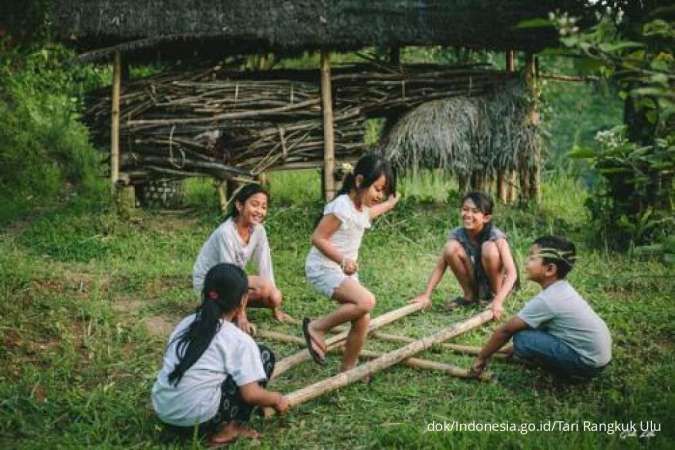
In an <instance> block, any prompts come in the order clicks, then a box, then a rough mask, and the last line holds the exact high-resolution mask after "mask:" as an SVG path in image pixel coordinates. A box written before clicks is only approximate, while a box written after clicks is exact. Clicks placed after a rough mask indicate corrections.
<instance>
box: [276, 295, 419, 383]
mask: <svg viewBox="0 0 675 450" xmlns="http://www.w3.org/2000/svg"><path fill="white" fill-rule="evenodd" d="M422 308H424V305H422V304H421V303H412V304H409V305H406V306H403V307H402V308H398V309H395V310H393V311H389V312H388V313H385V314H382V315H381V316H378V317H376V318H375V319H373V320H371V321H370V324H369V325H368V332H369V333H370V332H372V331H374V330H377V329H378V328H381V327H383V326H385V325H388V324H390V323H391V322H394V321H395V320H398V319H400V318H402V317H405V316H407V315H409V314H412V313H415V312H417V311H420V310H421V309H422ZM347 333H348V332H347V331H344V332H342V333H340V334H336V335H335V336H332V337H330V338H328V339H326V347H328V349H329V350H330V349H332V348H336V347H337V346H339V345H340V344H341V343H342V342H343V341H345V340H346V339H347ZM310 359H312V356H311V355H310V354H309V351H307V350H306V349H305V350H302V351H300V352H298V353H296V354H294V355H291V356H288V357H286V358H284V359H282V360H281V361H279V362H277V364H276V366H275V367H274V373H272V377H271V379H272V380H274V379H275V378H278V377H279V376H280V375H281V374H283V373H284V372H286V371H288V370H290V369H291V368H293V367H295V366H297V365H298V364H301V363H303V362H305V361H309V360H310Z"/></svg>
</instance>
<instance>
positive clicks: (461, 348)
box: [372, 331, 510, 359]
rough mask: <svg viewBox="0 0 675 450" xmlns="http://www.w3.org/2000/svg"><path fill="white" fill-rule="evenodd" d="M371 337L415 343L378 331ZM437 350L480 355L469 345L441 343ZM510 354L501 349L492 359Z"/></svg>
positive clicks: (477, 350) (406, 337) (478, 350)
mask: <svg viewBox="0 0 675 450" xmlns="http://www.w3.org/2000/svg"><path fill="white" fill-rule="evenodd" d="M372 337H373V338H375V339H380V340H383V341H389V342H402V343H406V344H409V343H411V342H415V339H414V338H411V337H408V336H399V335H396V334H387V333H382V332H380V331H375V332H373V334H372ZM438 347H439V348H443V349H448V350H452V351H453V352H456V353H462V354H465V355H478V353H480V351H481V348H480V347H474V346H471V345H462V344H450V343H442V344H438ZM509 354H510V350H508V349H507V348H501V349H500V350H497V352H496V353H494V355H493V358H498V359H504V358H507V357H508V355H509Z"/></svg>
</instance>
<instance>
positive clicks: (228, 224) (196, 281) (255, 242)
mask: <svg viewBox="0 0 675 450" xmlns="http://www.w3.org/2000/svg"><path fill="white" fill-rule="evenodd" d="M250 260H253V262H254V263H255V265H256V268H257V271H258V275H259V276H260V277H262V278H264V279H266V280H268V281H269V282H271V283H272V285H273V286H276V284H275V282H274V271H273V269H272V254H271V251H270V245H269V241H268V240H267V233H266V232H265V227H264V226H263V225H261V224H256V225H254V226H253V231H252V232H251V236H250V238H249V241H248V243H246V242H244V240H243V239H242V238H241V236H240V235H239V232H238V231H237V226H236V224H235V223H234V219H233V218H231V217H230V218H228V219H227V220H226V221H225V222H223V223H222V224H221V225H220V226H219V227H218V228H216V229H215V231H214V232H213V233H211V236H209V238H208V239H207V240H206V242H205V243H204V245H203V246H202V249H201V250H200V251H199V256H197V260H196V261H195V264H194V267H193V268H192V286H193V288H194V290H195V292H196V293H197V294H200V295H201V292H202V287H203V286H204V278H205V277H206V273H207V272H208V271H209V269H210V268H211V267H213V266H215V265H216V264H219V263H230V264H235V265H237V266H239V267H241V268H242V269H245V268H246V265H247V264H248V262H249V261H250Z"/></svg>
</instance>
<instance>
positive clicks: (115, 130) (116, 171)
mask: <svg viewBox="0 0 675 450" xmlns="http://www.w3.org/2000/svg"><path fill="white" fill-rule="evenodd" d="M121 84H122V56H121V55H120V52H119V51H116V52H115V56H114V58H113V81H112V102H111V104H112V109H111V116H110V118H111V121H110V122H111V123H110V182H111V185H112V186H111V188H112V192H113V194H114V193H115V192H116V189H117V180H119V177H120V89H121Z"/></svg>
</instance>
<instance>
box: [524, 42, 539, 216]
mask: <svg viewBox="0 0 675 450" xmlns="http://www.w3.org/2000/svg"><path fill="white" fill-rule="evenodd" d="M525 80H526V84H527V87H528V90H529V93H530V96H531V97H532V98H531V100H530V101H531V102H532V107H531V109H530V114H529V117H528V120H529V122H530V124H531V125H533V126H537V125H539V111H538V110H537V95H538V94H537V58H536V56H535V55H534V54H528V56H527V66H526V69H525ZM528 176H529V182H528V185H529V188H530V192H529V195H528V197H529V198H530V199H531V200H534V201H535V202H537V203H538V202H539V201H540V197H541V148H539V146H538V145H537V146H535V148H534V151H533V155H532V163H531V164H530V165H529V173H528Z"/></svg>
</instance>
